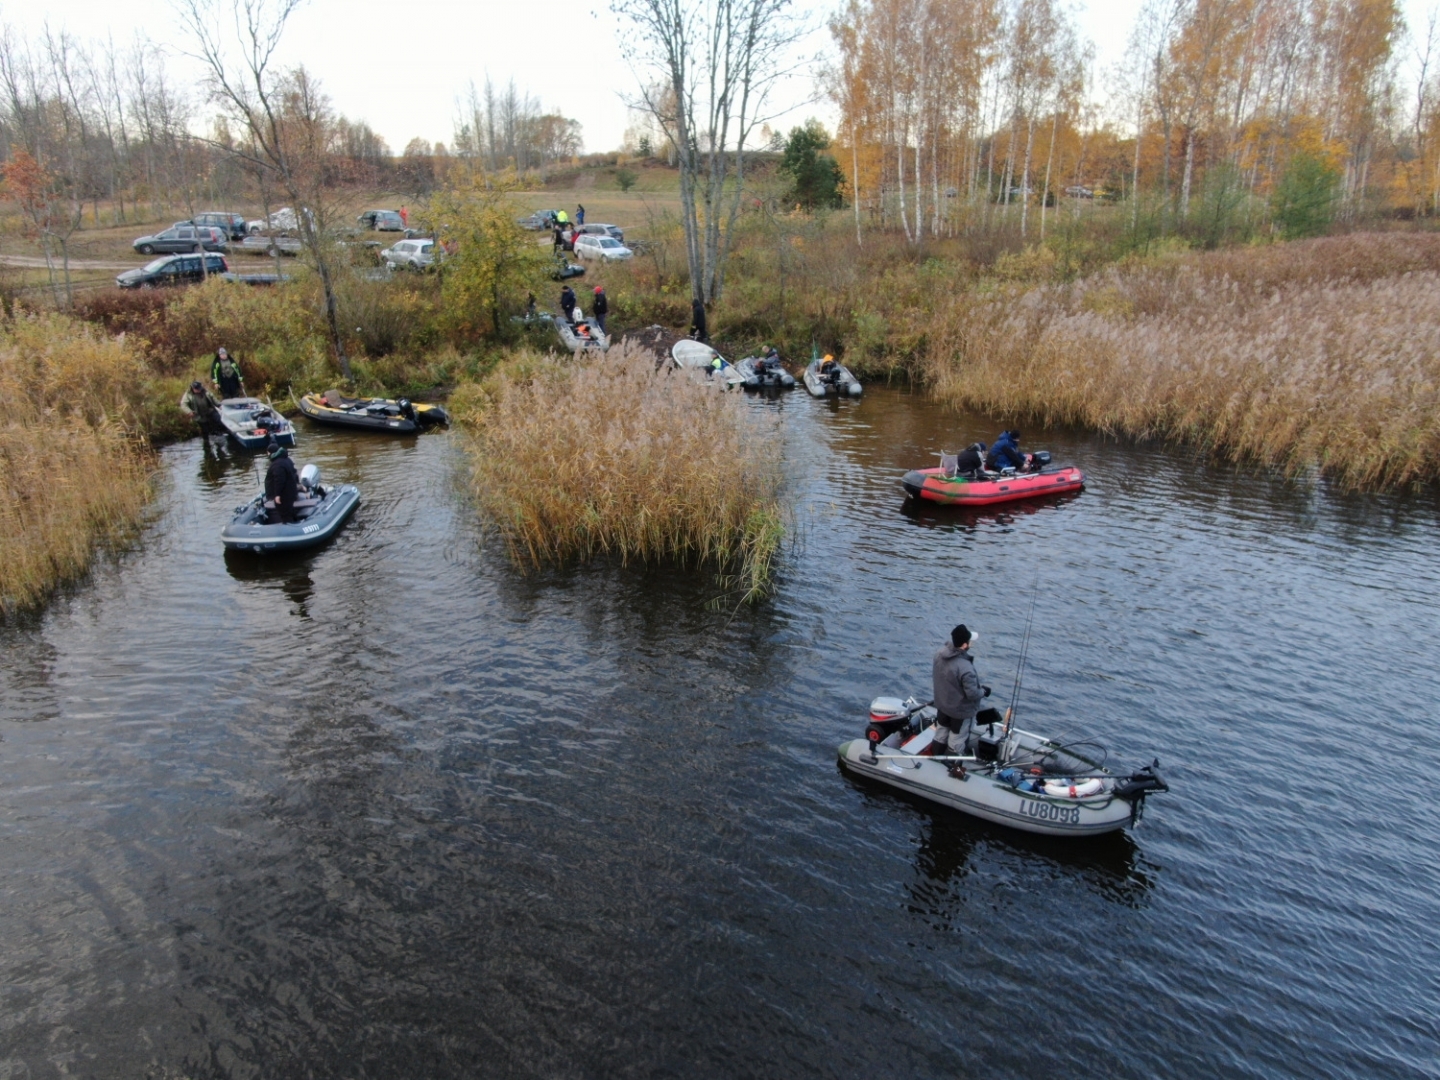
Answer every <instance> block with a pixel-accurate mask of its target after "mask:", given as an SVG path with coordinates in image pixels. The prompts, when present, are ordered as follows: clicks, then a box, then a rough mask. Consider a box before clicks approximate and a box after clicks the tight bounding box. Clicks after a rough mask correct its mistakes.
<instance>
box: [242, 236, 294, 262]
mask: <svg viewBox="0 0 1440 1080" xmlns="http://www.w3.org/2000/svg"><path fill="white" fill-rule="evenodd" d="M304 248H305V245H304V243H303V242H302V241H301V240H300V238H299V237H296V236H281V235H279V234H276V235H274V236H266V235H265V234H264V233H253V234H251V235H250V236H247V237H245V239H244V240H241V241H240V250H241V251H248V252H251V253H252V254H255V255H270V256H272V257H273V256H275V255H299V254H300V252H301V251H302V250H304Z"/></svg>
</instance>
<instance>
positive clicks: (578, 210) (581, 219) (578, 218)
mask: <svg viewBox="0 0 1440 1080" xmlns="http://www.w3.org/2000/svg"><path fill="white" fill-rule="evenodd" d="M575 224H576V225H584V224H585V207H583V206H580V205H578V204H577V205H576V207H575Z"/></svg>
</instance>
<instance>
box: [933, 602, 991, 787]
mask: <svg viewBox="0 0 1440 1080" xmlns="http://www.w3.org/2000/svg"><path fill="white" fill-rule="evenodd" d="M977 636H978V635H976V634H974V633H972V632H971V631H970V630H969V629H968V628H967V627H966V625H965V624H964V623H961V624H960V625H959V626H957V627H955V629H954V630H951V631H950V641H949V642H948V643H947V644H945V645H943V646H941V648H940V651H939V652H937V653H936V654H935V665H934V689H935V740H934V742H933V743H932V744H931V751H930V752H931V754H933V755H935V756H937V757H940V756H948V755H952V754H953V755H957V756H958V755H962V754H964V753H965V746H966V744H967V742H968V741H969V739H970V734H971V732H972V731H973V730H974V728H975V714H976V713H977V712H979V711H980V702H981V701H982V700H984V699H985V698H987V697H989V696H990V688H989V687H988V686H981V685H980V676H979V675H977V674H976V673H975V661H974V659H973V658H972V657H971V655H970V645H971V643H972V642H974V641H975V639H976V637H977ZM955 766H956V767H955V768H952V769H951V772H954V773H958V774H959V775H962V776H963V775H964V773H965V768H964V766H963V765H961V764H960V763H959V762H956V763H955Z"/></svg>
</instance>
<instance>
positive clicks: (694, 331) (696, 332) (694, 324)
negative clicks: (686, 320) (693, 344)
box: [690, 296, 710, 344]
mask: <svg viewBox="0 0 1440 1080" xmlns="http://www.w3.org/2000/svg"><path fill="white" fill-rule="evenodd" d="M690 336H691V337H692V338H694V339H695V340H696V341H703V342H705V343H707V344H708V343H709V341H710V330H709V328H708V327H707V326H706V325H705V305H704V304H703V303H701V302H700V298H699V297H698V296H697V297H695V299H693V300H691V301H690Z"/></svg>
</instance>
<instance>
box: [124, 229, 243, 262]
mask: <svg viewBox="0 0 1440 1080" xmlns="http://www.w3.org/2000/svg"><path fill="white" fill-rule="evenodd" d="M228 242H229V241H228V239H227V237H226V236H225V234H224V233H222V232H221V231H220V230H219V229H211V228H208V227H202V226H195V225H173V226H171V227H170V228H168V229H166V230H164V231H163V232H158V233H156V234H155V235H154V236H142V237H140V238H139V239H137V240H136V241H135V243H134V245H133V246H134V248H135V250H136V251H138V252H139V253H140V254H141V255H156V254H159V253H160V252H167V251H168V252H176V251H199V250H200V249H201V248H202V247H203V248H204V249H205V250H206V251H224V250H225V248H226V245H227V243H228Z"/></svg>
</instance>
